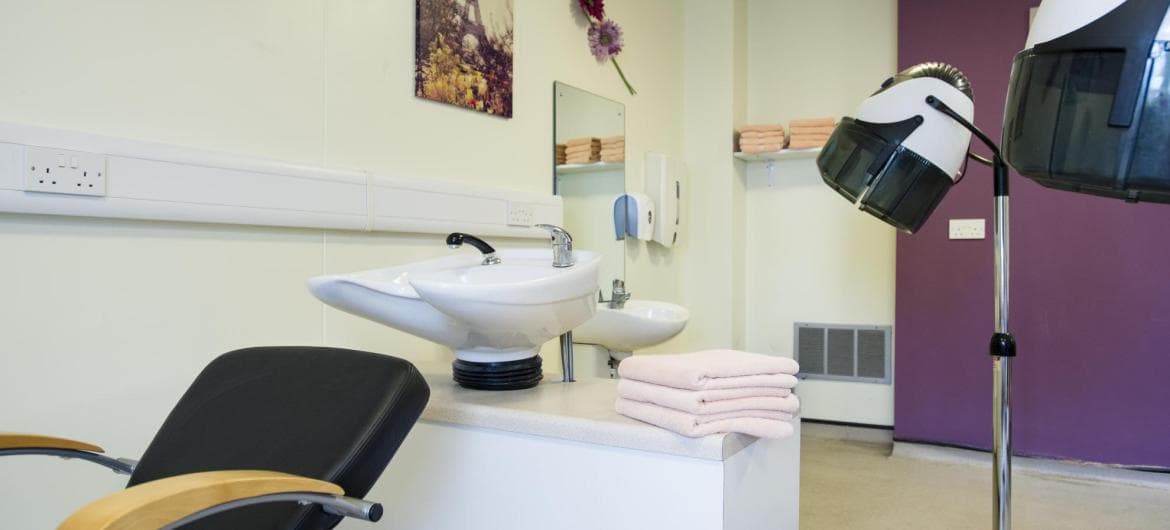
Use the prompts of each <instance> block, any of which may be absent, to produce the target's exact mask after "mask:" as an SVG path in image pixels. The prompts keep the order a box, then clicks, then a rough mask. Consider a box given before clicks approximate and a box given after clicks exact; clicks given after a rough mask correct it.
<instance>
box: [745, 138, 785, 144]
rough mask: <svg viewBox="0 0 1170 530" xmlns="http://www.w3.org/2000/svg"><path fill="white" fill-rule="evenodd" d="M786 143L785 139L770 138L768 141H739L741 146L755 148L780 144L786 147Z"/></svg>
mask: <svg viewBox="0 0 1170 530" xmlns="http://www.w3.org/2000/svg"><path fill="white" fill-rule="evenodd" d="M784 142H785V139H784V138H768V139H764V140H744V139H740V140H739V145H753V146H756V145H776V144H780V145H781V146H783V145H784Z"/></svg>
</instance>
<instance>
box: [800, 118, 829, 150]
mask: <svg viewBox="0 0 1170 530" xmlns="http://www.w3.org/2000/svg"><path fill="white" fill-rule="evenodd" d="M836 127H837V122H835V121H834V120H833V118H813V119H808V120H792V121H791V122H789V123H788V132H789V133H790V134H791V135H792V138H791V139H790V140H789V143H788V148H789V149H812V148H815V147H824V145H825V142H827V141H829V135H831V134H833V129H835V128H836Z"/></svg>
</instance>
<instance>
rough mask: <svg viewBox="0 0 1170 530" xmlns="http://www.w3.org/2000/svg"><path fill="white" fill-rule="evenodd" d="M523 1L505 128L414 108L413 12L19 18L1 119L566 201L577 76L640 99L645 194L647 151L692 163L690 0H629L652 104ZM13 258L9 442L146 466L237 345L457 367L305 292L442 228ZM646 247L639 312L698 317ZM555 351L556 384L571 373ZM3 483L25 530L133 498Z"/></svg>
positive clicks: (32, 469)
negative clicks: (555, 139) (160, 430)
mask: <svg viewBox="0 0 1170 530" xmlns="http://www.w3.org/2000/svg"><path fill="white" fill-rule="evenodd" d="M515 4H516V5H515V12H516V18H515V24H516V28H517V32H516V43H515V49H516V65H515V93H514V97H515V117H514V119H512V120H502V119H498V118H494V117H490V116H486V115H482V114H477V113H471V112H468V111H464V110H461V109H456V108H451V107H447V106H443V105H438V104H434V103H431V102H427V101H420V100H417V99H415V98H414V97H413V95H412V90H413V81H412V75H413V49H414V47H413V33H414V32H413V17H414V14H413V13H414V2H413V1H412V0H252V1H248V2H240V1H226V0H215V1H204V2H157V1H151V0H113V1H109V2H84V1H80V0H36V1H33V0H27V1H20V2H10V3H9V4H7V5H6V6H5V9H4V16H3V17H0V67H2V68H3V70H4V72H5V82H4V83H0V121H8V122H15V123H24V124H32V125H42V126H49V127H57V128H63V129H73V130H82V131H90V132H95V133H99V134H105V135H113V136H122V137H128V138H136V139H143V140H148V141H156V142H164V143H173V144H179V145H187V146H193V147H200V148H210V149H215V150H222V151H227V152H233V153H243V154H248V155H255V156H262V157H269V158H275V159H280V160H288V161H293V162H300V163H308V164H319V165H328V166H331V167H343V168H357V169H366V170H373V171H377V172H379V173H383V174H389V175H401V176H412V177H422V178H436V179H447V180H453V181H466V182H474V183H479V184H487V185H493V186H498V187H502V188H511V189H516V190H522V191H534V192H544V193H551V190H552V176H551V164H552V160H551V156H550V144H551V139H552V83H553V81H554V80H561V81H565V82H568V83H570V84H572V85H574V86H578V87H581V88H584V89H586V90H590V91H593V92H595V93H598V94H600V95H602V96H605V97H608V98H611V99H615V100H618V101H622V102H623V103H625V104H626V111H627V115H628V120H627V135H628V136H629V140H628V147H629V152H630V153H631V154H632V155H631V156H630V162H629V164H628V165H629V170H628V171H627V176H628V185H629V186H630V187H631V188H632V189H640V188H641V163H640V156H638V154H640V153H642V152H644V151H647V150H654V151H658V152H665V153H668V154H672V155H675V156H681V154H682V148H683V121H682V116H681V113H680V112H679V109H680V108H681V107H682V97H683V91H682V88H681V86H682V80H683V56H682V53H683V49H682V27H683V13H682V12H681V11H680V10H676V9H673V5H674V4H673V2H671V1H670V0H648V1H638V2H624V3H614V5H611V6H609V10H610V12H611V14H612V16H613V17H614V18H615V19H617V20H619V21H620V22H621V23H622V24H623V25H624V27H625V30H626V42H627V49H626V52H625V53H623V55H622V61H623V63H622V65H623V67H625V69H626V72H627V74H629V76H630V77H631V81H632V82H633V83H634V84H635V86H636V87H637V89H638V90H639V96H638V97H636V98H634V97H630V96H629V95H628V94H627V93H626V92H625V88H624V86H623V85H622V84H621V81H620V80H619V79H618V77H617V75H616V73H615V72H614V71H613V69H612V67H610V66H608V65H597V63H596V62H595V61H594V60H593V59H592V57H591V56H590V55H589V53H588V50H587V46H586V42H585V30H584V26H583V22H582V20H581V19H580V18H579V17H578V16H576V15H575V12H574V11H573V6H574V2H570V1H568V0H565V1H557V2H547V1H544V0H516V2H515ZM114 178H116V176H114ZM503 244H505V245H507V244H537V243H521V242H507V241H505V242H503ZM0 248H3V249H4V250H3V252H2V255H3V256H4V259H3V260H0V299H2V300H3V302H2V303H0V341H2V342H0V366H2V367H3V368H2V369H0V403H4V404H5V405H3V406H0V430H16V431H36V432H51V433H59V434H63V435H69V436H76V437H79V438H82V439H87V440H92V441H95V442H98V443H100V444H102V445H103V446H105V447H106V448H107V449H108V450H109V451H110V452H111V453H112V454H114V455H124V456H131V457H133V456H137V455H140V454H141V453H142V451H143V449H144V448H145V445H146V443H147V442H148V441H149V439H150V437H151V436H153V434H154V429H156V428H157V427H158V425H160V424H161V422H162V420H163V418H164V416H165V414H166V412H167V411H168V410H169V409H170V407H171V406H172V405H173V404H174V402H175V400H176V399H177V398H178V397H179V395H180V394H181V393H182V391H183V390H184V389H185V388H186V386H187V385H188V384H189V383H190V381H191V380H192V379H193V378H194V376H195V374H196V373H197V371H198V370H199V369H200V368H201V367H202V366H204V365H205V364H206V363H207V362H208V361H209V360H210V359H211V358H212V357H213V356H215V355H216V354H218V353H222V352H224V351H227V350H230V349H233V348H238V347H243V346H250V345H259V344H330V345H338V346H349V347H357V348H363V349H368V350H373V351H380V352H386V353H391V354H396V355H401V356H403V357H407V358H410V359H414V360H427V359H445V358H446V354H445V353H443V352H442V350H441V349H440V348H438V347H437V346H434V345H431V344H428V343H426V342H424V341H421V340H418V339H414V338H412V337H410V336H408V335H405V334H403V333H399V332H396V331H394V330H390V329H388V328H384V327H381V326H378V325H375V324H372V323H367V322H365V321H363V320H361V319H359V318H356V317H352V316H349V315H345V314H343V313H340V312H337V311H335V310H332V309H329V308H325V307H324V306H322V305H321V304H319V303H317V302H316V301H315V300H314V299H313V298H312V297H311V296H310V295H309V294H308V292H307V291H306V290H305V288H304V281H305V279H306V278H308V277H310V276H313V275H317V274H322V273H332V272H346V271H353V270H361V269H367V268H373V267H379V266H386V265H389V264H396V263H403V262H408V261H412V260H416V259H421V258H425V257H430V256H435V255H442V254H445V253H447V252H450V251H449V250H448V249H446V247H445V246H444V245H442V244H441V242H440V241H439V240H438V239H437V238H436V237H435V236H416V235H405V234H363V233H343V232H332V231H328V232H327V231H319V230H291V229H271V228H256V227H233V226H211V225H198V224H168V223H139V222H129V221H116V220H94V219H76V218H51V217H37V216H16V215H0ZM630 254H631V255H630V257H629V263H628V272H627V279H628V280H629V281H630V283H631V288H632V289H635V290H636V292H637V293H638V295H639V296H645V297H648V298H656V299H662V300H669V301H675V302H681V303H685V302H686V301H685V300H684V298H685V295H684V294H682V293H680V291H679V290H678V289H677V287H676V285H677V281H676V280H677V278H679V275H680V272H679V265H678V263H679V260H677V259H676V258H675V255H674V254H671V253H666V252H651V251H648V250H647V249H645V248H644V247H635V248H634V252H631V253H630ZM550 351H553V350H550V349H547V348H546V354H547V353H548V352H550ZM546 356H547V357H548V358H549V361H550V362H549V364H548V365H547V366H546V371H548V372H550V373H551V372H556V371H559V361H557V360H556V358H557V357H556V356H555V355H551V356H548V355H546ZM0 476H3V477H5V479H4V480H2V481H0V512H2V513H4V514H5V517H8V519H6V525H10V526H12V527H13V528H51V527H53V526H54V525H55V524H56V522H58V521H59V520H60V518H62V517H63V515H64V514H65V513H67V512H69V511H71V510H72V509H73V508H75V507H77V506H79V505H81V504H82V503H84V502H85V501H87V500H90V499H93V498H95V497H97V496H100V495H102V494H104V493H107V492H110V491H113V490H116V489H118V488H120V487H122V486H123V485H124V478H122V477H116V476H113V475H111V474H110V473H108V472H106V471H104V470H102V469H99V468H97V467H95V466H89V465H86V464H80V463H76V462H71V463H66V462H61V461H58V460H55V459H44V458H9V459H5V460H3V461H0ZM62 486H66V487H62ZM13 518H15V519H13Z"/></svg>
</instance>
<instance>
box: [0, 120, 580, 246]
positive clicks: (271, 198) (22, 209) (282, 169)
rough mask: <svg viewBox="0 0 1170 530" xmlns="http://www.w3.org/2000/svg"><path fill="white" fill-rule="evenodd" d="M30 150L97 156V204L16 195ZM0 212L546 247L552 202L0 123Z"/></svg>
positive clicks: (556, 219) (557, 205) (555, 219)
mask: <svg viewBox="0 0 1170 530" xmlns="http://www.w3.org/2000/svg"><path fill="white" fill-rule="evenodd" d="M29 147H45V148H53V149H61V150H70V151H81V152H85V153H96V154H99V155H104V156H105V174H104V178H105V179H106V182H105V185H106V194H105V196H99V197H94V196H83V195H68V194H58V193H40V192H30V191H25V189H26V186H25V180H26V177H27V175H28V173H29V171H30V167H27V166H28V164H26V159H25V156H26V150H27V149H28V148H29ZM0 212H13V213H27V214H49V215H71V216H84V217H112V218H123V219H143V220H162V221H183V222H201V223H226V224H246V225H262V226H286V227H302V228H326V229H339V230H363V231H379V232H406V233H412V232H413V233H446V232H453V231H470V232H474V233H476V234H478V235H486V236H497V237H532V238H537V237H547V234H546V233H545V232H544V231H543V230H539V229H535V228H533V227H532V225H534V224H538V223H548V224H555V225H559V224H561V215H562V214H561V199H560V197H557V196H555V195H551V194H549V195H544V194H538V193H530V192H519V191H511V190H503V189H499V188H491V187H486V186H476V185H469V184H462V183H457V182H449V181H442V180H435V179H416V178H402V177H391V176H385V175H375V174H370V173H366V172H362V171H350V170H341V169H331V168H322V167H314V166H306V165H298V164H288V163H283V162H279V161H273V160H264V159H257V158H249V157H244V156H238V155H231V154H224V153H216V152H210V151H201V150H198V149H191V148H185V147H177V146H172V145H165V144H156V143H149V142H140V141H134V140H127V139H122V138H114V137H108V136H100V135H94V134H87V133H80V132H74V131H63V130H56V129H46V128H41V127H32V126H26V125H14V124H7V123H0Z"/></svg>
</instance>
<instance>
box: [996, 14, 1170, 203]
mask: <svg viewBox="0 0 1170 530" xmlns="http://www.w3.org/2000/svg"><path fill="white" fill-rule="evenodd" d="M1168 11H1170V0H1045V1H1044V2H1043V3H1042V4H1040V9H1039V10H1038V11H1037V12H1036V18H1035V20H1034V21H1033V24H1032V29H1031V31H1030V32H1029V34H1028V41H1027V44H1025V49H1024V51H1021V52H1020V53H1019V54H1017V55H1016V57H1015V60H1014V62H1013V64H1012V78H1011V85H1010V86H1009V88H1008V97H1007V105H1006V107H1005V112H1004V126H1003V150H1004V158H1006V160H1007V162H1008V164H1010V165H1011V166H1012V167H1013V168H1015V170H1016V171H1018V172H1019V173H1020V175H1023V176H1025V177H1027V178H1030V179H1032V180H1034V181H1036V182H1038V183H1040V184H1042V185H1044V186H1047V187H1049V188H1056V189H1062V190H1069V191H1076V192H1081V193H1090V194H1094V195H1103V196H1106V197H1115V198H1119V199H1125V200H1127V201H1130V202H1137V201H1151V202H1162V203H1170V55H1168V54H1170V21H1168V20H1167V14H1168Z"/></svg>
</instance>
